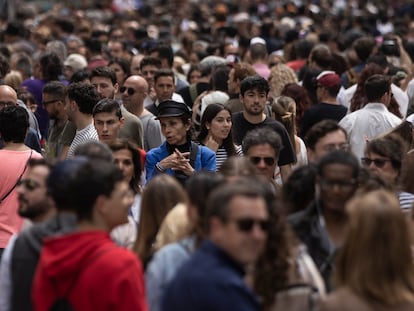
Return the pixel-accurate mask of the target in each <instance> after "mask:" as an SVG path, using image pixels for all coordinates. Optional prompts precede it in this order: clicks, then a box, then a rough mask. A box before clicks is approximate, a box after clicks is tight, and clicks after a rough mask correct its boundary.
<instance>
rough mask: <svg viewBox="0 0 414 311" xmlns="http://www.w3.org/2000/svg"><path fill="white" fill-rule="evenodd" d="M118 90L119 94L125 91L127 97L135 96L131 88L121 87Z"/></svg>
mask: <svg viewBox="0 0 414 311" xmlns="http://www.w3.org/2000/svg"><path fill="white" fill-rule="evenodd" d="M119 90H120V91H121V93H125V91H127V92H128V95H129V96H132V95H134V94H135V89H133V88H132V87H125V86H123V87H121V88H120V89H119Z"/></svg>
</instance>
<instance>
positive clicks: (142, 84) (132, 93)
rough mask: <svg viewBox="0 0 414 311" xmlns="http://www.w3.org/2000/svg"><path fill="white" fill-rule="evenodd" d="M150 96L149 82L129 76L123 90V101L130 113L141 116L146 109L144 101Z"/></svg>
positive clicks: (135, 76) (139, 77) (138, 77)
mask: <svg viewBox="0 0 414 311" xmlns="http://www.w3.org/2000/svg"><path fill="white" fill-rule="evenodd" d="M147 94H148V83H147V81H146V80H145V79H144V78H143V77H141V76H137V75H132V76H129V77H128V78H127V79H126V80H125V82H124V85H123V86H122V88H121V95H122V101H123V103H124V106H125V108H127V109H128V110H129V111H130V112H132V113H134V114H136V115H138V116H139V115H140V114H141V113H142V111H143V109H144V99H145V97H147Z"/></svg>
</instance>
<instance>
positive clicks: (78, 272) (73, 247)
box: [32, 230, 147, 311]
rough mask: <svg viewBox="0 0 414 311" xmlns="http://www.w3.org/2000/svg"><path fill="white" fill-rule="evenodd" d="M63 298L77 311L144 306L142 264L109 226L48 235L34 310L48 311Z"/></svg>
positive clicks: (35, 283) (39, 266) (36, 289)
mask: <svg viewBox="0 0 414 311" xmlns="http://www.w3.org/2000/svg"><path fill="white" fill-rule="evenodd" d="M59 298H66V299H67V300H68V301H69V303H70V304H71V306H72V308H73V309H74V310H77V311H83V310H85V311H86V310H88V311H89V310H100V311H104V310H119V311H122V310H143V311H146V310H147V304H146V300H145V286H144V278H143V270H142V266H141V263H140V261H139V260H138V258H137V257H136V256H135V255H134V254H133V253H132V252H130V251H128V250H126V249H124V248H121V247H118V246H116V245H115V244H114V243H113V242H112V241H111V238H110V236H109V234H108V233H107V232H105V231H98V230H97V231H82V232H76V233H72V234H69V235H66V236H62V237H56V238H50V239H47V240H45V242H44V246H43V250H42V253H41V256H40V261H39V265H38V267H37V271H36V275H35V279H34V283H33V289H32V299H33V305H34V309H35V310H37V311H46V310H49V308H50V307H51V306H52V305H53V303H54V302H55V301H56V300H57V299H59Z"/></svg>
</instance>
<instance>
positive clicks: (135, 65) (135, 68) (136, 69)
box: [131, 54, 144, 75]
mask: <svg viewBox="0 0 414 311" xmlns="http://www.w3.org/2000/svg"><path fill="white" fill-rule="evenodd" d="M143 57H144V55H142V54H140V55H135V56H134V57H132V59H131V75H140V74H141V69H140V66H139V65H140V64H141V60H142V58H143Z"/></svg>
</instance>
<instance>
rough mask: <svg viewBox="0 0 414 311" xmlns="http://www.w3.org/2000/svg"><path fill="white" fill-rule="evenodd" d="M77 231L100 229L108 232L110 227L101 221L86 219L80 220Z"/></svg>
mask: <svg viewBox="0 0 414 311" xmlns="http://www.w3.org/2000/svg"><path fill="white" fill-rule="evenodd" d="M77 229H78V230H77V231H95V230H101V231H106V232H109V231H110V229H109V228H108V226H106V225H105V224H104V223H103V222H89V221H86V220H82V221H80V222H79V223H78V226H77Z"/></svg>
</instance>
